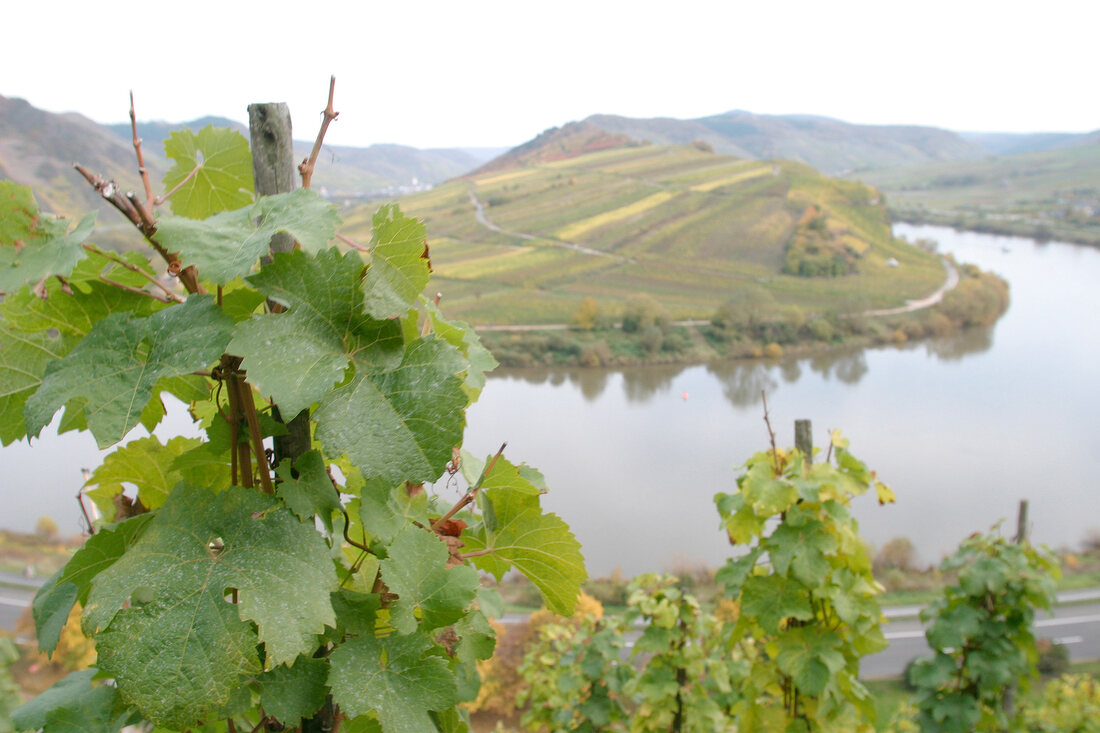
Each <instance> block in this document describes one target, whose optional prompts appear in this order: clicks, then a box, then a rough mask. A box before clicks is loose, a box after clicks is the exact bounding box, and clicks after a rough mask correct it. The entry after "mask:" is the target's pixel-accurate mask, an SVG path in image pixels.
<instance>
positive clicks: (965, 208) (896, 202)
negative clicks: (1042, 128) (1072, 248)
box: [858, 144, 1100, 244]
mask: <svg viewBox="0 0 1100 733" xmlns="http://www.w3.org/2000/svg"><path fill="white" fill-rule="evenodd" d="M858 177H859V178H860V179H861V180H863V181H865V182H867V183H870V184H871V185H874V186H877V187H878V188H880V189H882V190H883V191H884V192H885V194H886V196H887V199H888V200H889V202H890V207H891V209H892V210H894V211H895V212H896V213H897V214H898V215H899V216H900V217H902V218H906V219H913V220H928V221H932V222H936V223H946V224H957V225H959V226H961V227H966V228H978V229H989V230H993V231H1004V232H1007V233H1020V234H1025V235H1035V234H1038V235H1041V236H1047V237H1053V238H1056V239H1068V240H1071V241H1078V242H1084V243H1091V244H1100V144H1092V145H1080V146H1076V147H1070V148H1065V149H1059V150H1048V151H1043V152H1037V153H1024V154H1020V155H1008V156H999V157H988V158H984V159H982V160H974V161H965V162H954V163H941V164H935V165H923V166H913V167H906V168H898V169H894V170H886V171H873V172H866V173H861V174H859V176H858ZM1093 212H1095V213H1093Z"/></svg>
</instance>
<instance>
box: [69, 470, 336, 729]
mask: <svg viewBox="0 0 1100 733" xmlns="http://www.w3.org/2000/svg"><path fill="white" fill-rule="evenodd" d="M337 585H338V580H337V577H336V572H335V568H334V566H333V564H332V562H331V560H330V559H329V550H328V546H327V544H326V543H325V541H324V539H323V538H322V537H321V535H320V534H318V533H317V531H316V530H315V529H314V528H313V526H311V525H309V524H305V523H302V522H300V521H298V519H296V518H295V517H294V516H293V515H292V514H291V513H290V511H289V510H287V509H285V508H283V507H281V506H280V505H278V504H277V503H276V501H275V499H274V497H271V496H268V495H266V494H261V493H259V492H256V491H251V490H248V489H243V488H237V487H234V488H230V489H228V490H226V491H224V492H222V493H220V494H214V493H213V492H211V491H210V490H208V489H205V488H201V487H197V486H191V485H188V484H180V485H178V486H177V487H176V488H175V489H174V490H173V492H172V494H171V495H170V496H169V497H168V500H167V501H166V502H165V503H164V506H162V507H161V508H160V510H159V511H158V512H157V513H156V515H155V516H154V517H153V519H152V520H151V521H150V523H149V526H148V527H147V528H146V530H145V532H144V533H143V534H142V536H141V537H140V539H139V540H138V541H137V543H136V544H134V545H133V546H132V547H131V548H130V549H129V550H128V551H127V552H126V554H125V555H123V557H122V558H121V559H119V560H118V561H117V562H115V563H114V564H113V565H112V566H111V567H110V568H108V569H107V570H105V571H103V572H102V573H100V574H99V575H98V576H97V577H96V578H95V579H94V580H93V581H92V590H91V593H90V595H89V597H88V604H87V605H86V606H85V609H84V626H85V630H86V631H88V632H93V633H96V648H97V650H98V652H99V664H100V667H101V668H102V669H103V671H104V672H105V673H107V674H110V675H111V676H113V677H114V678H115V679H116V680H117V681H118V684H119V689H120V690H121V691H122V694H123V697H124V699H126V700H127V701H128V702H130V703H132V704H134V705H136V706H137V707H138V708H140V709H141V711H142V713H143V714H145V715H146V716H147V717H148V718H149V719H150V720H152V721H153V722H154V723H157V724H158V725H165V726H175V727H185V726H188V725H191V724H192V723H193V721H195V720H198V719H201V718H203V717H206V716H207V715H208V714H209V713H211V712H212V711H215V710H217V709H218V708H220V707H221V706H224V705H226V704H227V703H228V702H229V700H230V695H231V693H232V692H233V690H234V689H235V688H237V687H238V686H239V685H240V679H241V676H242V675H252V674H256V673H258V672H259V671H260V664H259V659H258V658H257V644H258V643H263V645H264V647H265V650H266V657H267V663H268V664H269V665H279V664H286V663H290V662H292V661H293V660H294V659H295V658H296V657H297V656H298V655H299V654H303V653H311V652H312V651H313V649H314V647H315V646H316V638H317V635H319V634H321V633H323V631H324V627H325V625H326V624H327V625H330V626H331V625H332V624H333V623H334V622H335V616H334V613H333V610H332V604H331V602H330V593H331V592H332V591H334V590H335V589H336V587H337ZM231 591H235V592H236V597H237V603H236V604H233V603H230V602H227V600H226V598H227V596H229V595H230V593H231ZM127 601H129V602H130V607H129V608H123V606H124V604H126V602H127ZM249 622H254V623H255V625H256V626H255V627H253V626H252V624H251V623H249Z"/></svg>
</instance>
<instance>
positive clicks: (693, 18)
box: [0, 0, 1100, 147]
mask: <svg viewBox="0 0 1100 733" xmlns="http://www.w3.org/2000/svg"><path fill="white" fill-rule="evenodd" d="M248 8H252V9H254V10H253V11H250V10H249V9H248ZM261 14H262V15H261ZM1098 28H1100V2H1097V1H1096V0H1072V1H1067V0H1044V2H1026V3H1025V2H1022V1H1021V0H997V1H996V2H987V1H986V0H948V1H941V0H922V1H921V2H912V1H911V0H904V1H900V0H875V1H873V2H846V1H836V2H830V1H829V0H816V1H814V2H804V1H802V0H794V1H791V0H788V1H780V0H776V1H774V2H773V1H771V0H749V1H745V0H726V1H724V2H718V1H712V2H700V1H697V0H664V1H663V2H648V1H646V0H635V1H634V2H603V1H601V0H587V1H586V2H575V1H574V0H563V1H560V2H529V1H528V0H510V1H504V2H479V1H478V0H471V1H469V2H461V1H460V0H451V1H449V2H419V1H418V0H387V1H386V2H383V3H380V2H376V1H375V0H358V1H357V2H322V1H321V0H314V1H313V2H301V1H286V0H267V1H266V2H259V1H254V2H248V3H243V2H237V0H221V1H220V2H209V1H208V0H175V1H173V2H160V1H159V0H152V1H151V2H134V3H126V2H123V3H118V2H115V3H101V2H91V1H89V0H81V1H80V2H72V1H69V0H65V1H57V2H51V0H38V1H37V2H19V3H7V4H5V8H4V11H3V33H2V41H0V95H4V96H8V97H22V98H24V99H26V100H28V101H29V102H31V104H33V105H35V106H37V107H41V108H43V109H47V110H51V111H55V112H60V111H77V112H80V113H82V114H84V115H86V116H88V117H91V118H92V119H94V120H96V121H98V122H119V121H123V120H125V119H126V114H127V93H128V90H130V89H133V90H134V93H135V96H136V99H137V111H138V117H139V118H140V119H163V120H169V121H173V122H178V121H184V120H189V119H193V118H195V117H199V116H202V115H206V114H213V115H222V116H225V117H230V118H234V119H238V120H241V121H246V120H247V112H246V111H245V108H246V106H247V105H248V103H250V102H266V101H285V102H288V103H289V104H290V108H291V112H292V114H293V116H294V130H295V137H296V138H299V139H309V138H312V137H313V136H314V135H315V134H316V126H317V122H318V120H319V111H320V110H321V109H322V108H323V107H324V102H325V97H326V94H327V85H328V78H329V75H330V74H335V75H336V109H337V110H338V111H339V112H340V119H339V120H338V121H337V122H336V123H335V124H334V125H333V126H332V128H331V129H330V133H329V136H328V138H327V140H328V142H330V143H333V144H345V145H369V144H371V143H376V142H395V143H402V144H406V145H413V146H417V147H451V146H511V145H515V144H518V143H520V142H523V141H525V140H527V139H529V138H531V137H533V136H534V135H535V134H537V133H538V132H540V131H542V130H543V129H545V128H547V127H551V126H555V125H561V124H563V123H565V122H568V121H570V120H576V119H582V118H584V117H586V116H588V115H590V114H594V113H609V114H620V115H626V116H631V117H654V116H667V117H678V118H691V117H699V116H704V115H710V114H716V113H720V112H724V111H727V110H731V109H744V110H749V111H751V112H756V113H762V114H782V113H796V112H797V113H808V114H818V115H825V116H829V117H836V118H838V119H842V120H846V121H849V122H857V123H870V124H922V125H934V126H938V127H945V128H948V129H953V130H982V131H1011V132H1028V131H1067V132H1083V131H1089V130H1094V129H1097V128H1100V102H1098V100H1097V86H1098V85H1097V76H1098V72H1100V65H1098V63H1097V60H1098V58H1100V57H1098V52H1097V49H1098V42H1097V33H1098Z"/></svg>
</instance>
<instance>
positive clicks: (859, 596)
mask: <svg viewBox="0 0 1100 733" xmlns="http://www.w3.org/2000/svg"><path fill="white" fill-rule="evenodd" d="M825 595H826V597H827V598H828V599H829V600H830V601H832V603H833V610H835V611H836V615H837V618H839V619H840V620H841V621H843V622H844V623H846V624H854V623H856V622H857V621H859V619H861V618H867V619H875V620H876V622H877V620H878V619H879V617H880V616H881V608H880V606H879V602H878V600H877V599H876V598H875V588H874V587H873V586H872V585H871V583H870V582H868V580H867V579H866V578H864V577H863V576H861V575H859V574H857V573H855V572H852V570H851V569H850V568H847V567H842V568H838V569H836V570H834V571H833V574H832V577H831V578H830V584H829V586H828V587H827V588H826V592H825Z"/></svg>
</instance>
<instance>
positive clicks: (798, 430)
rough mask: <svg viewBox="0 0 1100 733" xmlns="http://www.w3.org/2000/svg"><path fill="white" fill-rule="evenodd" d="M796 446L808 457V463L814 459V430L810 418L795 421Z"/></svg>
mask: <svg viewBox="0 0 1100 733" xmlns="http://www.w3.org/2000/svg"><path fill="white" fill-rule="evenodd" d="M794 447H795V448H798V450H799V451H800V452H801V453H802V455H803V456H804V457H805V458H806V463H807V464H810V463H813V461H814V431H813V425H812V423H811V422H810V421H809V420H795V421H794Z"/></svg>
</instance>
